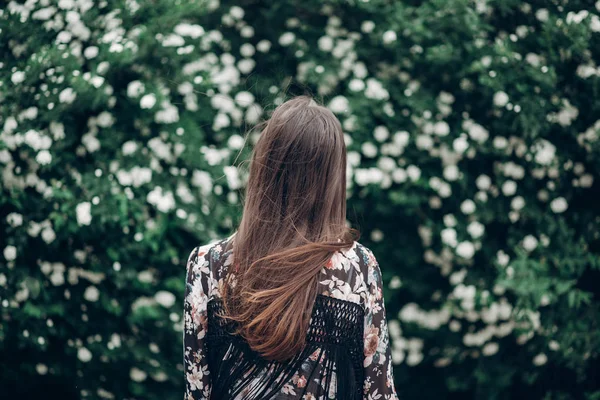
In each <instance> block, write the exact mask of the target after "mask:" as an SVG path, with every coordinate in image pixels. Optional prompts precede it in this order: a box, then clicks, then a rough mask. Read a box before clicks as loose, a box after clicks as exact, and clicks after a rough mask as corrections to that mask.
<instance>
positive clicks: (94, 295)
mask: <svg viewBox="0 0 600 400" xmlns="http://www.w3.org/2000/svg"><path fill="white" fill-rule="evenodd" d="M99 297H100V291H99V290H98V288H97V287H96V286H88V287H87V288H86V289H85V292H83V298H84V299H86V300H87V301H91V302H95V301H98V298H99Z"/></svg>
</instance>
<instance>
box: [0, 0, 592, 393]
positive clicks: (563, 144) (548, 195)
mask: <svg viewBox="0 0 600 400" xmlns="http://www.w3.org/2000/svg"><path fill="white" fill-rule="evenodd" d="M246 3H247V4H246ZM599 15H600V2H596V3H595V4H593V3H592V2H589V1H581V0H571V1H569V2H567V1H562V0H557V1H553V2H534V1H532V2H530V3H526V2H521V1H513V0H510V1H507V0H502V1H501V0H488V1H483V0H477V1H472V0H446V1H435V0H428V1H423V2H413V1H406V2H402V3H400V2H389V1H384V0H370V1H369V0H362V1H356V2H355V1H352V2H350V1H348V2H342V1H334V0H331V1H325V2H324V1H316V0H307V1H303V2H298V1H285V2H232V1H221V2H219V1H218V0H210V1H193V0H179V1H177V2H173V1H167V0H156V1H153V2H142V1H140V2H137V1H135V0H111V1H107V0H103V1H98V2H93V1H92V0H79V1H74V0H59V1H56V2H51V1H48V0H45V1H43V0H40V1H35V0H27V1H24V2H17V1H11V2H10V3H8V5H6V6H5V7H4V9H2V10H1V11H0V32H2V35H3V40H2V43H1V44H0V46H1V48H2V50H3V54H4V55H5V56H4V57H3V58H2V60H0V100H1V101H0V129H1V131H0V168H1V172H2V174H1V190H0V205H1V207H0V230H1V232H2V235H1V236H0V250H1V254H0V303H1V304H0V358H1V360H2V362H1V363H0V376H1V377H2V382H3V383H6V385H5V386H3V393H6V395H7V396H8V398H12V397H16V396H18V395H19V396H23V395H26V396H27V397H28V398H29V397H31V398H33V397H35V396H38V395H41V394H46V393H48V390H51V391H52V393H53V394H56V395H57V396H62V397H63V398H105V399H125V398H144V399H176V398H180V396H181V393H182V391H183V382H182V379H183V372H182V365H181V360H182V353H181V329H182V321H181V314H182V295H183V289H184V288H183V283H184V266H183V263H184V262H185V257H187V255H188V252H189V250H190V249H191V248H192V247H193V246H195V245H197V244H200V243H207V242H209V241H211V240H213V239H217V238H221V237H223V236H224V235H227V234H229V233H230V232H231V229H232V227H233V226H235V222H236V221H237V220H238V218H239V214H240V211H241V208H240V191H242V190H243V187H244V184H245V179H246V175H245V169H244V168H238V167H237V166H238V164H239V160H240V159H244V158H245V157H246V156H247V154H248V151H249V149H250V148H251V146H252V144H253V143H254V141H255V140H256V135H257V133H256V132H251V134H249V135H248V138H249V140H248V142H249V143H246V142H247V141H246V139H245V138H244V137H245V132H246V131H248V129H250V128H251V127H252V126H253V125H254V124H255V123H257V122H258V121H259V120H261V119H264V118H266V117H268V111H269V110H270V109H272V107H274V106H276V105H277V104H280V103H281V102H283V101H284V100H285V99H286V98H287V97H289V96H291V95H294V94H301V93H304V92H306V91H308V92H310V93H312V94H313V95H315V96H316V97H318V98H319V99H322V101H323V102H324V103H325V104H326V105H327V106H328V107H330V109H331V110H332V111H334V112H335V113H336V114H337V115H338V116H339V118H340V120H341V121H342V124H343V128H344V131H345V132H346V139H347V145H348V160H349V166H348V171H347V176H348V196H349V204H350V211H349V213H348V215H349V219H350V221H351V222H352V223H353V225H355V226H356V227H358V228H359V229H360V230H361V231H362V232H363V237H362V238H361V242H363V243H364V244H365V245H367V246H369V247H371V249H372V250H373V251H374V253H375V254H376V255H377V257H378V260H379V262H380V264H381V266H382V270H383V273H384V276H385V281H386V284H387V285H388V290H387V292H386V293H385V297H386V301H387V313H388V319H389V330H390V332H389V333H390V337H391V341H392V346H393V351H392V357H393V362H394V364H395V365H396V370H395V377H396V380H397V387H398V388H399V391H400V394H401V397H403V398H407V399H413V398H414V399H416V398H448V397H450V396H451V395H453V394H454V395H459V396H466V398H477V399H493V398H509V397H510V398H512V397H514V398H545V399H571V398H573V399H574V398H588V399H592V398H598V396H600V391H598V389H597V387H596V386H595V385H594V384H595V383H596V381H595V379H594V374H597V370H594V365H595V363H598V349H599V348H600V329H598V324H599V318H600V309H599V304H600V303H598V295H599V293H600V292H599V291H598V285H597V282H598V281H597V280H598V278H599V269H600V256H599V251H600V230H599V229H598V227H599V223H600V217H599V215H600V206H599V203H598V201H597V197H598V195H599V194H600V190H599V186H598V183H597V182H596V177H598V173H599V172H600V142H599V141H598V135H599V134H600V120H598V119H597V118H598V115H600V101H599V100H598V99H597V97H598V93H600V67H599V66H598V63H600V17H599ZM263 107H264V109H263ZM595 377H596V378H597V375H596V376H595Z"/></svg>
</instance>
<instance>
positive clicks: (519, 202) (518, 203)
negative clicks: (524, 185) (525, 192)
mask: <svg viewBox="0 0 600 400" xmlns="http://www.w3.org/2000/svg"><path fill="white" fill-rule="evenodd" d="M510 207H511V208H512V209H513V210H516V211H519V210H521V209H522V208H523V207H525V199H524V198H523V196H516V197H514V198H513V199H512V201H511V202H510Z"/></svg>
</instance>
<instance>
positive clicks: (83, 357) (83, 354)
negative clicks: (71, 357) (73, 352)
mask: <svg viewBox="0 0 600 400" xmlns="http://www.w3.org/2000/svg"><path fill="white" fill-rule="evenodd" d="M77 358H78V359H79V361H81V362H88V361H90V360H91V359H92V353H91V352H90V351H89V350H88V349H87V348H85V347H80V348H79V349H78V350H77Z"/></svg>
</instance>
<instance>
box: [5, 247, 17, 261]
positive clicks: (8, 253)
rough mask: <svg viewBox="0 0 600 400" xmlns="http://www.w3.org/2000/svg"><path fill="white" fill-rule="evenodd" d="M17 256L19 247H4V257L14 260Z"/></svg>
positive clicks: (7, 259)
mask: <svg viewBox="0 0 600 400" xmlns="http://www.w3.org/2000/svg"><path fill="white" fill-rule="evenodd" d="M15 258H17V248H16V247H15V246H11V245H8V246H6V247H5V248H4V259H5V260H6V261H14V260H15Z"/></svg>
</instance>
